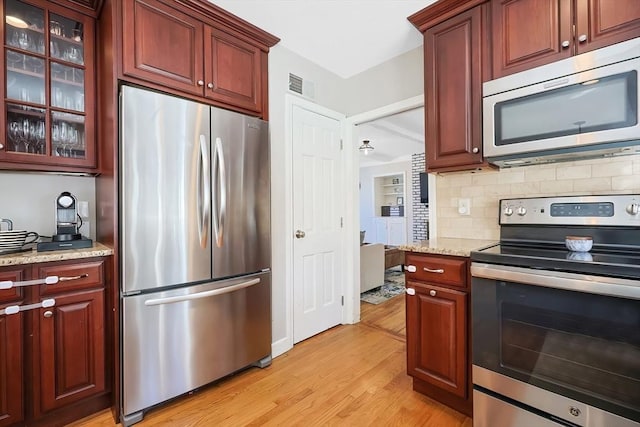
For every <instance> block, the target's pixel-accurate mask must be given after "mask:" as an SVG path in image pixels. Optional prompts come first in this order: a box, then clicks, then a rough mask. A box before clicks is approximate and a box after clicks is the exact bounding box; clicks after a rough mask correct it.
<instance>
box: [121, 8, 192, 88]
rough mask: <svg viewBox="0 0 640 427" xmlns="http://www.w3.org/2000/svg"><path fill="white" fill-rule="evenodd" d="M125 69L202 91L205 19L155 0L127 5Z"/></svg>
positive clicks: (144, 76)
mask: <svg viewBox="0 0 640 427" xmlns="http://www.w3.org/2000/svg"><path fill="white" fill-rule="evenodd" d="M123 22H124V28H126V29H128V31H124V32H123V35H122V37H123V61H122V67H123V73H124V74H126V75H130V76H133V77H138V78H141V79H145V80H150V81H152V82H154V83H159V84H163V85H166V86H169V87H174V88H176V89H178V90H181V91H183V92H188V93H192V94H194V95H202V90H203V87H202V84H198V81H201V82H202V81H203V79H204V76H203V75H202V67H203V57H202V50H203V47H202V43H203V30H202V23H201V22H199V21H198V20H196V19H194V18H192V17H190V16H189V15H186V14H184V13H181V12H179V11H177V10H175V9H174V8H172V7H169V6H167V5H165V4H164V3H162V2H159V1H154V0H135V1H131V2H127V3H126V5H125V7H124V8H123Z"/></svg>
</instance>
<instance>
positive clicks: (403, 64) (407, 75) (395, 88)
mask: <svg viewBox="0 0 640 427" xmlns="http://www.w3.org/2000/svg"><path fill="white" fill-rule="evenodd" d="M416 31H417V30H416ZM423 58H424V54H423V47H422V46H420V47H417V48H415V49H413V50H410V51H409V52H406V53H404V54H402V55H399V56H396V57H395V58H392V59H390V60H389V61H386V62H383V63H382V64H380V65H378V66H375V67H373V68H370V69H368V70H366V71H363V72H362V73H360V74H356V75H355V76H353V77H350V78H348V79H346V80H345V83H346V85H345V92H346V93H345V96H344V98H345V102H344V104H343V105H342V111H343V112H344V113H345V114H346V115H347V116H352V115H355V114H359V113H363V112H365V111H371V110H374V109H376V108H380V107H383V106H385V105H389V104H393V103H394V102H398V101H402V100H404V99H409V98H412V97H414V96H418V95H422V94H423V93H424V74H423V70H424V60H423Z"/></svg>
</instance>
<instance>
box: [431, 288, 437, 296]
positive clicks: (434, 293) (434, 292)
mask: <svg viewBox="0 0 640 427" xmlns="http://www.w3.org/2000/svg"><path fill="white" fill-rule="evenodd" d="M429 295H431V296H432V297H435V296H436V291H434V290H433V289H432V290H430V291H429Z"/></svg>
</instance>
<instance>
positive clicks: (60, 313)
mask: <svg viewBox="0 0 640 427" xmlns="http://www.w3.org/2000/svg"><path fill="white" fill-rule="evenodd" d="M39 323H40V393H41V397H42V400H41V402H40V407H41V409H42V412H48V411H51V410H53V409H57V408H60V407H63V406H66V405H69V404H71V403H74V402H77V401H79V400H82V399H85V398H87V397H90V396H93V395H95V394H97V393H102V392H104V390H105V363H104V362H105V357H104V356H105V333H104V327H103V325H104V290H102V289H98V290H93V291H86V292H78V293H72V294H68V295H63V296H60V297H56V305H55V307H51V308H48V309H46V308H42V309H40V313H39Z"/></svg>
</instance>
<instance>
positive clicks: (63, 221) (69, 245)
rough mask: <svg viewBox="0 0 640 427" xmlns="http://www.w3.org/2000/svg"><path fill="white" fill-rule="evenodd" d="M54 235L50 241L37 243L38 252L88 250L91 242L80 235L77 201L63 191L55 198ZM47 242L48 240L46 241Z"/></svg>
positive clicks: (80, 221)
mask: <svg viewBox="0 0 640 427" xmlns="http://www.w3.org/2000/svg"><path fill="white" fill-rule="evenodd" d="M55 212H56V234H54V235H53V236H51V240H50V241H42V242H40V243H38V250H39V251H55V250H60V249H79V248H89V247H91V246H92V245H93V241H92V240H91V239H88V238H86V237H84V236H83V235H82V233H81V232H80V227H82V218H81V217H80V215H79V214H78V200H77V199H76V197H75V196H74V195H73V194H71V193H69V192H68V191H64V192H62V193H60V195H59V196H58V197H57V198H56V201H55ZM47 240H48V239H47Z"/></svg>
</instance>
